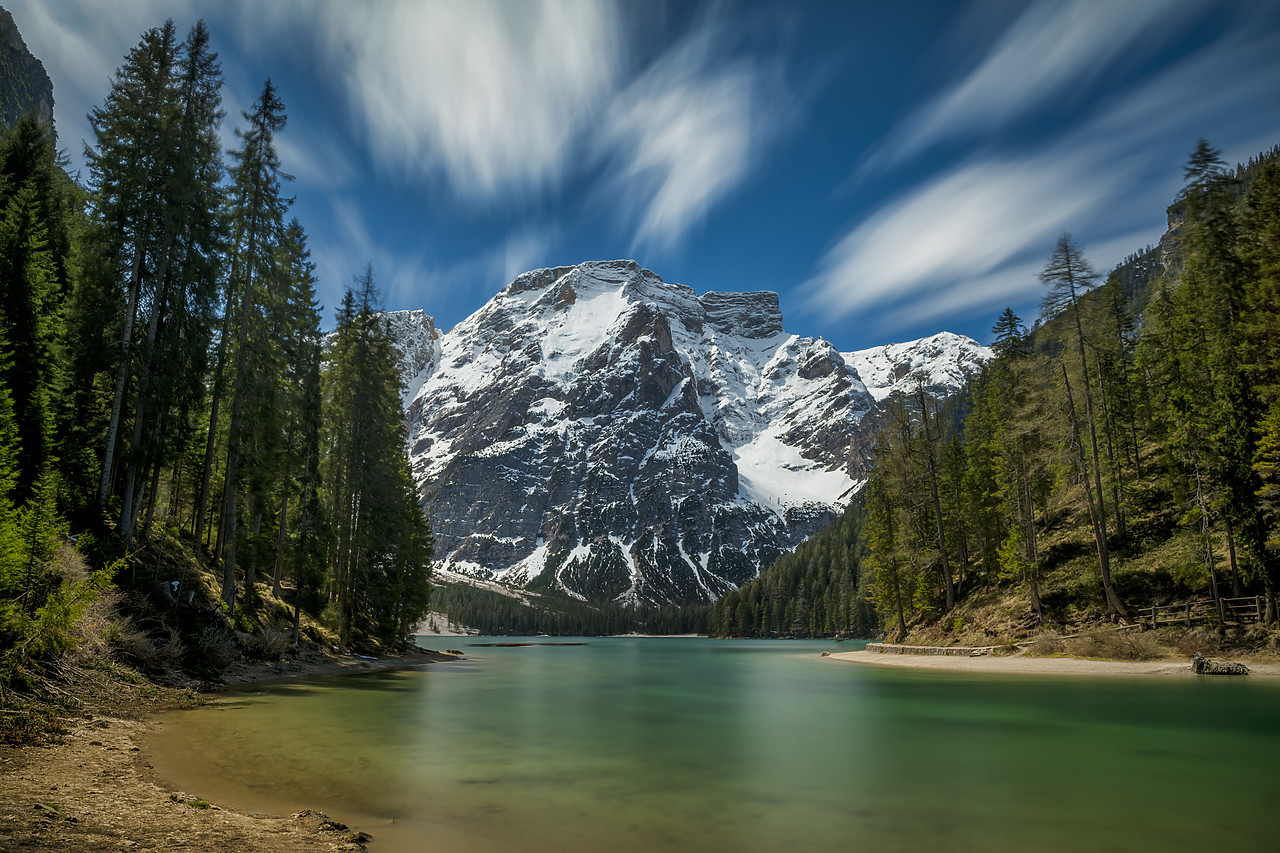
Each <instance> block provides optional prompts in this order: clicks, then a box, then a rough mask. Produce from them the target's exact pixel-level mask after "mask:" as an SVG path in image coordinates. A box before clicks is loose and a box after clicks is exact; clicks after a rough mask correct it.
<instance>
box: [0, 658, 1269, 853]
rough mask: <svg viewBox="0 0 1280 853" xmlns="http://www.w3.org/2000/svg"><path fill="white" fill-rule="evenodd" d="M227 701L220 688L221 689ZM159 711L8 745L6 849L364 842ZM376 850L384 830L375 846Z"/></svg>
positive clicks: (921, 665) (892, 662)
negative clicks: (201, 780)
mask: <svg viewBox="0 0 1280 853" xmlns="http://www.w3.org/2000/svg"><path fill="white" fill-rule="evenodd" d="M829 657H830V659H831V660H836V661H845V662H853V663H861V664H866V665H874V666H888V667H905V668H913V669H936V670H950V671H955V672H973V673H1015V674H1032V675H1082V676H1107V675H1110V676H1164V677H1183V676H1187V677H1189V676H1191V674H1192V673H1191V668H1190V665H1189V663H1188V662H1186V661H1185V660H1159V661H1147V662H1131V661H1105V660H1085V659H1078V658H1037V657H1028V656H1017V657H1014V656H995V655H986V656H981V657H941V656H924V655H885V654H876V653H872V652H866V651H856V652H836V653H834V654H831V655H830V656H829ZM456 659H457V658H456V656H454V655H448V654H441V653H428V652H424V653H421V654H409V655H405V656H401V657H393V658H382V659H378V660H371V659H365V658H358V657H354V656H351V657H326V658H323V659H321V658H319V657H318V656H317V657H315V658H312V659H311V660H307V661H302V662H300V663H299V664H295V665H294V668H293V669H292V670H291V671H287V672H284V673H282V672H281V671H280V667H279V666H271V665H257V666H244V667H241V668H240V669H239V670H238V671H236V672H233V673H231V674H229V676H228V677H227V679H226V681H227V684H228V686H229V687H235V686H242V685H249V684H257V683H263V684H265V683H270V682H272V681H284V680H290V679H296V678H309V677H316V676H323V675H327V674H339V673H350V672H361V671H378V670H388V669H397V668H407V667H415V666H421V665H424V664H427V663H432V662H437V661H446V660H456ZM1246 663H1247V664H1248V665H1249V667H1250V669H1251V671H1252V673H1253V674H1254V675H1257V676H1263V677H1268V678H1275V677H1280V663H1276V662H1271V661H1252V660H1247V659H1246ZM213 701H216V694H215V695H214V697H213ZM155 725H156V722H155V719H154V717H153V715H151V714H147V713H142V714H141V715H140V716H139V717H138V718H129V719H126V718H119V717H106V716H98V717H94V718H92V719H85V720H79V721H77V722H76V723H75V725H74V727H73V728H72V729H71V731H69V732H68V733H67V735H66V736H65V737H64V738H63V740H62V742H61V743H56V744H50V745H47V746H27V747H22V748H15V747H0V850H4V851H6V853H80V851H114V850H128V851H145V850H155V851H166V853H169V851H172V853H215V851H216V852H217V853H221V851H226V850H236V851H249V853H293V852H294V851H316V850H321V851H329V850H348V851H350V850H361V849H364V847H363V842H364V841H367V840H369V836H362V835H361V827H360V826H351V827H347V826H344V825H343V824H342V821H343V819H344V816H343V815H339V814H335V815H324V814H322V813H320V812H316V811H311V810H303V811H300V812H296V813H293V814H287V815H281V814H269V813H261V812H253V811H237V810H233V809H229V808H222V807H219V806H218V805H217V804H216V803H207V802H205V801H204V800H203V799H199V792H192V793H188V792H184V791H180V790H176V789H175V788H174V787H173V786H172V785H170V784H169V783H168V782H166V780H164V779H163V778H161V777H160V776H159V774H158V773H157V772H156V771H155V770H154V768H153V767H152V765H151V762H150V761H149V758H148V755H147V753H146V751H145V750H146V739H147V736H148V734H149V733H150V732H151V731H153V730H154V727H155ZM371 849H373V850H375V851H376V849H377V844H376V839H374V843H373V845H372V848H371Z"/></svg>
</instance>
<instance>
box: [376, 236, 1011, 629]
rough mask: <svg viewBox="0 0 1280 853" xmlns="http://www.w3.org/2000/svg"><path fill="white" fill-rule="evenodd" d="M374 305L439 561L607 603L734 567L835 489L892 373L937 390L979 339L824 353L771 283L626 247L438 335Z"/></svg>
mask: <svg viewBox="0 0 1280 853" xmlns="http://www.w3.org/2000/svg"><path fill="white" fill-rule="evenodd" d="M389 320H390V322H391V323H392V326H393V327H395V329H396V330H398V331H395V332H393V334H394V336H395V337H396V340H397V344H398V345H399V346H400V347H401V349H402V352H410V351H411V352H412V353H413V355H412V356H409V355H406V356H405V357H404V358H403V359H402V363H401V376H402V379H403V380H404V385H405V389H406V391H405V399H406V401H407V406H406V419H407V422H408V432H409V436H408V449H409V454H410V461H411V467H412V469H413V472H414V476H415V480H416V482H417V484H418V487H419V491H420V494H422V496H423V500H424V505H425V507H426V509H427V512H428V515H429V516H430V517H431V520H432V523H433V527H434V529H435V532H436V537H437V542H438V543H439V546H440V547H439V553H440V554H441V556H442V557H443V565H442V567H441V568H442V574H443V575H444V576H445V577H455V576H456V577H465V578H471V579H483V580H487V581H492V580H496V581H499V582H501V583H504V584H506V585H509V586H515V587H522V588H528V589H530V590H535V591H552V592H557V593H560V594H566V595H569V596H571V597H575V598H580V599H584V600H614V601H617V602H619V603H624V604H625V603H630V604H665V603H671V602H686V601H698V600H702V601H706V600H711V599H713V598H714V597H716V596H717V595H719V594H722V593H723V592H724V591H727V590H728V589H732V588H735V587H736V586H738V585H739V584H741V583H742V582H744V581H745V580H748V579H750V578H751V577H754V576H755V575H756V574H757V573H758V572H759V570H760V568H761V567H762V566H765V565H768V563H769V562H771V561H772V560H773V559H774V558H776V557H777V556H778V555H779V554H780V553H782V552H784V551H786V550H788V549H790V548H792V547H794V546H795V545H796V544H798V543H799V542H800V541H803V539H804V538H806V537H807V536H808V535H810V534H811V533H813V532H815V531H816V530H817V529H818V528H820V527H821V526H822V525H824V524H826V523H827V522H829V521H830V520H831V519H832V518H834V517H835V515H836V513H837V512H838V511H839V510H840V508H841V507H843V505H844V504H845V503H846V502H847V500H848V498H849V496H851V495H852V494H853V492H854V491H856V489H857V487H858V485H859V484H860V482H861V480H862V479H864V478H865V474H866V465H867V463H868V460H869V458H870V445H869V443H868V442H869V440H870V439H871V438H873V437H874V430H871V429H870V427H871V425H872V422H874V421H876V420H877V419H878V417H877V415H876V413H877V412H878V411H879V410H880V409H881V408H882V404H883V401H884V400H885V399H886V398H887V397H888V396H889V395H890V394H891V393H892V386H893V385H895V383H901V382H904V381H906V379H907V378H908V376H910V377H915V378H918V379H919V380H920V381H923V382H924V384H925V386H926V388H927V389H928V390H929V392H930V393H931V394H933V395H935V396H943V395H945V394H949V393H952V392H954V391H955V390H956V389H957V388H959V387H961V386H962V385H963V383H964V381H965V380H966V379H967V377H968V375H971V374H972V373H973V372H974V371H975V370H976V369H977V368H978V367H979V366H980V365H981V363H982V361H983V360H985V359H986V358H989V356H990V353H989V351H988V350H987V349H986V348H985V347H981V346H980V345H978V344H977V343H976V342H974V341H972V340H971V339H968V338H963V337H962V336H958V335H951V334H950V333H939V334H938V335H934V336H932V337H930V338H926V339H921V341H916V342H908V343H905V344H895V345H886V346H884V347H877V348H873V349H872V350H863V351H858V352H853V353H841V352H839V351H838V350H837V349H836V348H835V347H834V346H832V345H831V344H830V343H829V342H827V341H825V340H823V339H822V338H815V337H805V336H801V335H795V334H790V333H788V332H787V331H786V330H785V327H784V323H783V318H782V313H781V310H780V307H779V302H778V296H777V294H776V293H774V292H771V291H755V292H745V293H742V292H724V293H722V292H709V293H705V294H703V295H701V296H699V295H698V294H697V293H696V292H695V291H694V290H693V289H692V288H689V287H687V286H685V285H682V284H674V283H669V282H666V281H664V280H663V279H662V278H661V277H660V276H658V275H657V274H655V273H653V272H651V271H649V270H646V269H643V268H641V267H640V266H639V265H638V264H637V263H635V262H634V261H596V262H586V263H582V264H578V265H574V266H569V267H553V268H545V269H539V270H532V271H530V272H527V273H524V274H522V275H520V276H517V277H516V278H515V279H514V280H513V281H512V282H511V283H510V284H508V285H507V286H506V287H504V288H503V289H502V290H501V291H500V292H499V293H498V294H496V295H495V296H494V297H493V299H491V300H490V301H489V302H488V303H486V304H485V305H484V306H483V307H481V308H480V309H479V310H477V311H476V312H475V313H473V314H472V315H471V316H470V317H468V318H466V319H465V320H463V321H462V322H460V323H459V324H458V325H457V326H455V327H454V328H453V329H452V330H450V331H449V332H447V333H445V334H443V335H440V334H439V333H438V332H437V331H436V330H435V328H434V323H433V322H432V321H431V319H430V317H428V316H427V315H426V314H425V313H423V312H392V313H391V314H390V315H389ZM860 369H861V370H863V371H866V372H868V373H869V374H872V375H873V376H874V377H875V379H874V381H873V385H872V388H874V392H873V391H872V390H871V388H869V387H868V385H867V384H866V383H865V382H864V381H863V379H862V377H861V376H860ZM912 387H914V382H913V384H912ZM869 436H870V438H869Z"/></svg>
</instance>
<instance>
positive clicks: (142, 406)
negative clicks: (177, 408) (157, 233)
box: [120, 217, 173, 545]
mask: <svg viewBox="0 0 1280 853" xmlns="http://www.w3.org/2000/svg"><path fill="white" fill-rule="evenodd" d="M166 218H167V217H166ZM172 246H173V233H172V228H170V229H169V230H168V231H167V232H166V234H165V238H164V246H163V248H162V249H161V250H160V258H161V263H160V267H159V269H157V270H156V271H155V275H154V276H153V277H152V278H153V279H154V281H155V282H156V288H155V289H156V292H155V295H154V297H153V298H152V300H151V303H152V304H151V319H150V320H149V321H148V323H147V342H146V345H145V346H144V347H143V348H142V366H141V369H140V370H139V373H138V403H137V405H136V406H135V407H134V414H133V435H132V436H131V438H130V440H129V456H128V460H129V466H128V468H127V469H126V470H125V478H124V489H123V497H122V499H121V508H120V538H121V539H123V540H124V543H125V544H126V545H128V544H130V543H131V542H132V541H133V530H134V527H135V525H136V524H137V522H138V513H137V512H136V511H131V508H132V507H134V506H135V503H134V501H133V493H134V491H135V490H136V489H137V481H138V478H139V477H142V476H145V472H143V471H142V469H141V467H140V466H139V464H138V463H139V461H140V457H141V455H142V454H141V448H142V432H143V427H144V422H145V420H146V411H147V408H148V407H149V405H150V404H151V403H152V400H151V396H152V392H153V389H152V387H151V385H152V366H153V365H154V363H155V354H156V341H157V340H158V339H159V336H160V316H161V315H162V314H163V313H164V311H165V308H166V306H167V304H168V293H167V291H168V286H167V285H166V281H167V279H168V274H169V260H170V259H169V255H170V251H171V249H172ZM159 422H160V418H159V417H157V420H156V423H157V424H158V423H159ZM152 446H153V447H154V446H155V445H154V444H153V445H152ZM156 464H157V465H158V464H159V457H158V456H157V463H156Z"/></svg>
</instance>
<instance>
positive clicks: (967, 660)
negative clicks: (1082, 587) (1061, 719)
mask: <svg viewBox="0 0 1280 853" xmlns="http://www.w3.org/2000/svg"><path fill="white" fill-rule="evenodd" d="M829 657H830V659H831V660H840V661H849V662H851V663H859V664H868V665H871V666H889V667H899V668H902V669H940V670H949V671H951V672H1010V673H1022V674H1031V675H1121V676H1151V675H1157V676H1168V677H1182V676H1186V677H1194V673H1192V671H1191V663H1190V662H1189V661H1186V660H1156V661H1116V660H1085V659H1082V658H1037V657H1029V656H1027V655H1016V656H1015V655H1009V656H1003V655H982V656H980V657H952V656H948V655H886V654H879V653H877V652H866V651H862V652H837V653H835V654H832V655H830V656H829ZM1241 662H1242V663H1244V664H1246V665H1247V666H1248V667H1249V670H1250V672H1251V675H1253V676H1263V677H1267V678H1280V663H1274V662H1271V661H1252V660H1248V659H1241Z"/></svg>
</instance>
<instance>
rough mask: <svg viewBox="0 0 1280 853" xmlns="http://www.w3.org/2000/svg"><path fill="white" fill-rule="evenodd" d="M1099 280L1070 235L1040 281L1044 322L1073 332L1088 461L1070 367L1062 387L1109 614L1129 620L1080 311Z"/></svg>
mask: <svg viewBox="0 0 1280 853" xmlns="http://www.w3.org/2000/svg"><path fill="white" fill-rule="evenodd" d="M1097 277H1098V276H1097V273H1095V272H1094V271H1093V268H1092V267H1091V266H1089V263H1088V261H1086V260H1085V259H1084V256H1083V255H1082V254H1081V252H1080V249H1079V247H1078V246H1077V245H1076V243H1075V241H1074V240H1073V239H1072V237H1071V235H1070V234H1063V235H1062V236H1061V237H1059V238H1058V245H1057V247H1056V248H1055V249H1054V252H1053V255H1052V256H1050V258H1049V262H1048V263H1047V264H1046V265H1045V268H1044V271H1043V272H1042V273H1040V280H1041V281H1042V282H1044V283H1045V284H1046V285H1048V286H1049V294H1048V296H1046V297H1045V299H1044V303H1043V308H1042V313H1043V314H1044V315H1045V316H1055V315H1058V314H1063V315H1066V320H1067V323H1068V325H1069V328H1070V329H1071V330H1072V331H1074V332H1075V341H1074V343H1075V345H1076V347H1075V348H1076V351H1077V352H1078V354H1079V356H1080V385H1081V388H1080V390H1081V392H1082V396H1083V397H1084V409H1085V411H1084V418H1083V421H1084V426H1085V431H1087V433H1088V436H1089V448H1088V453H1089V458H1088V459H1086V457H1085V452H1086V451H1085V448H1084V446H1083V444H1081V443H1080V440H1079V438H1078V435H1079V432H1080V419H1079V418H1078V417H1076V414H1075V412H1076V410H1075V404H1074V402H1073V400H1072V396H1071V395H1072V390H1071V382H1070V379H1069V377H1068V375H1067V369H1066V365H1065V363H1064V364H1063V365H1062V376H1063V386H1064V388H1065V389H1066V392H1067V399H1068V407H1069V409H1070V411H1071V412H1072V423H1073V429H1075V431H1076V434H1077V438H1076V439H1075V442H1076V445H1077V447H1079V456H1080V475H1081V480H1082V482H1083V485H1084V491H1085V501H1086V503H1087V504H1088V509H1089V517H1090V519H1091V523H1092V526H1093V538H1094V544H1095V546H1096V549H1097V552H1098V568H1099V572H1100V573H1101V575H1102V590H1103V596H1104V598H1105V600H1106V605H1107V614H1108V615H1111V616H1124V615H1125V608H1124V605H1123V604H1121V603H1120V599H1119V598H1118V597H1117V596H1116V592H1115V587H1114V586H1113V585H1112V583H1111V556H1110V551H1109V547H1108V544H1107V512H1106V503H1105V500H1104V498H1103V490H1102V464H1101V462H1100V460H1099V453H1098V432H1097V426H1096V424H1097V419H1096V417H1095V414H1094V406H1093V382H1092V380H1091V378H1090V375H1089V360H1088V358H1087V357H1086V354H1085V335H1084V323H1083V320H1082V319H1081V308H1080V298H1081V297H1082V296H1083V295H1084V294H1085V293H1086V292H1087V291H1088V290H1090V289H1091V288H1092V287H1093V285H1094V284H1095V283H1096V281H1097ZM1090 479H1092V483H1090Z"/></svg>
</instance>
